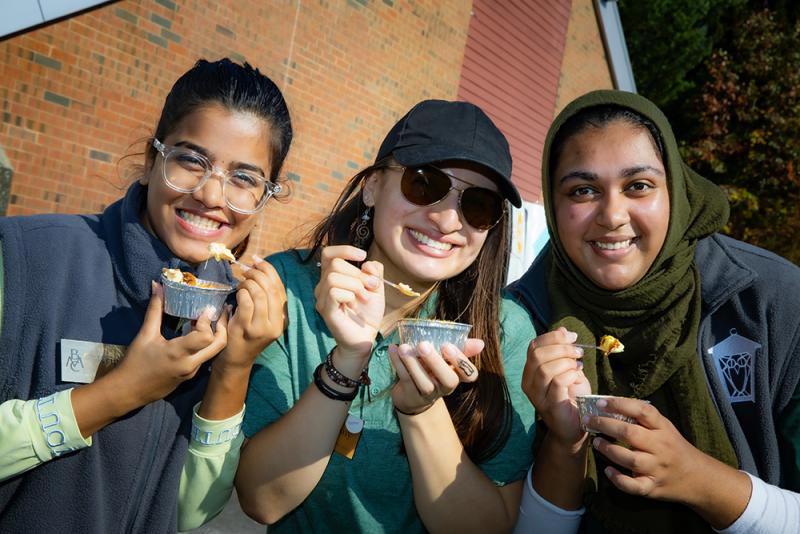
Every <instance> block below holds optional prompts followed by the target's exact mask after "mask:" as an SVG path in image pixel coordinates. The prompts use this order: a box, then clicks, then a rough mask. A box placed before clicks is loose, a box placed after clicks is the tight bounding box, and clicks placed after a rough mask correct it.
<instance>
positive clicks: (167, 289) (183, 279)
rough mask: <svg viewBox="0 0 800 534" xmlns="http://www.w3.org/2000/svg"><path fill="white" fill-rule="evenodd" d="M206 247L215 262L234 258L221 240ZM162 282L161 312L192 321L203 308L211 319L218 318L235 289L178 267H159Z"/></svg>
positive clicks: (201, 312) (199, 314)
mask: <svg viewBox="0 0 800 534" xmlns="http://www.w3.org/2000/svg"><path fill="white" fill-rule="evenodd" d="M208 250H209V253H210V255H211V257H213V258H215V259H216V260H217V261H220V260H228V261H236V258H235V257H234V256H233V254H232V253H231V251H230V250H228V248H227V247H225V245H223V244H222V243H211V244H209V246H208ZM161 283H162V285H163V286H164V312H165V313H167V314H168V315H172V316H175V317H182V318H184V319H192V320H195V319H197V318H199V317H200V316H201V315H202V314H203V312H204V311H206V310H208V311H209V318H210V319H211V320H212V321H216V320H217V319H219V316H220V315H221V314H222V309H223V306H224V305H225V300H226V299H227V298H228V295H229V294H230V293H231V291H233V290H234V288H233V287H231V286H229V285H226V284H221V283H219V282H212V281H210V280H203V279H201V278H197V277H196V276H195V275H193V274H192V273H188V272H185V271H181V270H180V269H162V270H161Z"/></svg>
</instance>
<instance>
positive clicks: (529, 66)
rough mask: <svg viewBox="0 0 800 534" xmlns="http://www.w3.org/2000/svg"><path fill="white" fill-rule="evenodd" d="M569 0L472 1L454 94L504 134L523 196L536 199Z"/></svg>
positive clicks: (562, 50)
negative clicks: (474, 106)
mask: <svg viewBox="0 0 800 534" xmlns="http://www.w3.org/2000/svg"><path fill="white" fill-rule="evenodd" d="M570 4H571V1H570V0H526V2H524V3H522V4H517V3H514V2H507V3H503V4H502V6H503V7H502V9H499V8H498V6H499V5H501V4H498V2H497V0H475V2H474V3H473V12H474V16H473V17H472V21H471V22H470V29H469V36H468V38H467V48H466V51H465V53H464V66H463V68H462V72H461V84H460V87H459V95H460V96H462V97H464V98H465V99H468V100H471V101H473V102H475V103H476V104H478V105H480V106H481V107H483V109H484V110H485V111H486V113H487V114H488V115H489V116H490V117H492V119H493V120H494V121H495V123H496V124H497V126H498V127H499V128H500V129H501V130H502V131H503V132H504V133H505V134H506V137H507V138H508V143H509V145H510V148H511V155H512V157H513V159H514V172H513V180H514V183H515V184H516V186H517V189H519V192H520V195H521V196H522V199H523V200H525V201H529V202H536V201H539V200H540V199H541V191H542V188H541V181H542V179H541V171H540V168H541V161H542V157H541V154H542V147H543V145H544V139H545V134H546V133H547V128H548V127H549V126H550V122H551V121H552V119H553V108H554V106H555V101H556V92H557V89H558V80H559V76H560V70H561V59H562V56H563V53H564V42H565V37H566V34H567V24H568V21H569V18H570Z"/></svg>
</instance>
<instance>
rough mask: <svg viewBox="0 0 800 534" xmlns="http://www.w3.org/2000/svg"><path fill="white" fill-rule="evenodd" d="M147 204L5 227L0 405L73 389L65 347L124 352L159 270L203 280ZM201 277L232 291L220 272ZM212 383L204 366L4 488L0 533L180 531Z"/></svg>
mask: <svg viewBox="0 0 800 534" xmlns="http://www.w3.org/2000/svg"><path fill="white" fill-rule="evenodd" d="M145 197H146V189H145V188H143V187H141V186H140V185H139V184H134V185H133V186H131V188H130V189H129V190H128V192H127V194H126V195H125V197H124V198H123V199H122V200H120V201H118V202H116V203H114V204H112V205H111V206H109V207H108V209H106V210H105V212H103V213H102V214H101V215H95V216H77V215H37V216H32V217H11V218H6V219H0V240H2V246H3V264H4V271H5V288H4V299H3V302H4V309H3V321H2V334H1V335H0V402H2V401H5V400H8V399H26V400H27V399H35V398H41V397H43V396H46V395H48V394H51V393H53V392H55V391H59V390H63V389H68V388H70V387H75V386H77V385H78V384H74V383H67V382H64V381H62V380H61V377H60V376H59V374H60V341H61V339H73V340H81V341H90V342H102V343H111V344H118V345H129V344H130V343H131V341H132V340H133V339H134V337H135V336H136V334H137V333H138V331H139V329H140V327H141V325H142V321H143V319H144V312H145V309H146V306H147V303H148V301H149V298H150V282H151V280H154V279H157V278H158V276H159V274H160V271H161V268H162V267H173V268H174V267H178V268H181V269H183V270H188V271H192V272H196V271H195V269H193V268H192V267H190V266H188V265H187V264H185V263H184V262H182V261H181V260H179V259H178V258H176V257H174V256H173V254H172V253H171V252H170V250H169V249H168V248H167V247H166V246H165V245H164V244H163V243H162V242H161V241H159V240H158V239H157V238H156V237H154V236H152V235H151V234H149V233H148V232H147V231H146V230H145V228H144V227H143V226H142V225H141V223H140V220H139V213H140V211H141V208H142V206H143V205H144V201H145ZM200 267H201V268H203V265H201V266H200ZM197 274H198V275H199V276H201V277H202V278H205V279H210V280H217V281H222V282H227V283H232V282H233V279H232V276H231V272H230V269H229V267H228V266H227V264H225V265H223V264H222V263H219V262H214V261H212V262H208V265H207V266H206V267H204V270H203V271H202V272H199V273H197ZM167 335H168V334H167ZM168 337H169V335H168ZM207 380H208V369H207V368H204V369H202V370H201V371H200V372H198V374H197V376H196V377H195V378H194V379H192V380H190V381H188V382H186V383H184V384H182V385H181V386H180V387H179V388H178V389H177V390H175V391H174V392H173V393H172V394H170V395H169V396H168V397H166V398H165V399H163V400H160V401H157V402H154V403H152V404H149V405H147V406H144V407H143V408H141V409H138V410H135V411H133V412H131V413H129V414H127V415H126V416H124V417H122V418H121V419H119V420H117V421H115V422H114V423H112V424H110V425H108V426H107V427H105V428H103V429H102V430H100V431H99V432H97V433H96V434H95V435H94V436H93V444H92V446H91V447H89V448H85V449H82V450H79V451H76V452H72V453H68V454H66V455H64V456H61V457H59V458H56V459H53V460H51V461H49V462H47V463H45V464H42V465H40V466H38V467H36V468H34V469H33V470H31V471H28V472H26V473H22V474H20V475H18V476H16V477H14V478H11V479H9V480H6V481H5V482H2V483H0V532H3V533H16V532H20V533H25V534H31V533H34V532H88V533H116V532H133V533H139V532H147V533H157V532H175V531H176V529H177V496H178V485H179V481H180V474H181V468H182V466H183V462H184V457H185V453H186V449H187V445H188V435H189V431H190V426H191V412H192V406H193V405H194V404H196V403H197V402H199V401H200V399H201V398H202V395H203V391H204V389H205V384H206V383H207Z"/></svg>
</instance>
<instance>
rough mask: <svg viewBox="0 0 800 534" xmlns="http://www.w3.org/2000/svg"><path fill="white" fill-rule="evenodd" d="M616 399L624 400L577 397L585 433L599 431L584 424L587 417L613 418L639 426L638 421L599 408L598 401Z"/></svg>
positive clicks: (604, 396) (594, 396)
mask: <svg viewBox="0 0 800 534" xmlns="http://www.w3.org/2000/svg"><path fill="white" fill-rule="evenodd" d="M616 398H622V397H615V396H613V395H578V396H577V397H575V401H576V402H577V403H578V414H579V417H580V421H581V429H582V430H583V431H584V432H597V430H594V429H592V428H589V427H587V426H586V425H584V424H583V418H584V416H587V415H588V416H595V417H611V418H612V419H616V420H618V421H624V422H626V423H631V424H633V425H635V424H638V422H637V421H636V419H634V418H632V417H628V416H626V415H622V414H619V413H615V412H606V411H605V410H603V409H601V408H600V407H598V406H597V401H599V400H600V399H616ZM645 402H649V401H645Z"/></svg>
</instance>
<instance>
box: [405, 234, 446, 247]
mask: <svg viewBox="0 0 800 534" xmlns="http://www.w3.org/2000/svg"><path fill="white" fill-rule="evenodd" d="M409 232H410V233H411V235H412V236H414V239H416V240H417V241H419V242H420V243H422V244H423V245H427V246H429V247H431V248H435V249H437V250H450V249H451V248H453V245H452V244H450V243H442V242H441V241H434V240H433V239H431V238H430V237H428V236H426V235H425V234H421V233H419V232H417V231H416V230H409Z"/></svg>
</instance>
